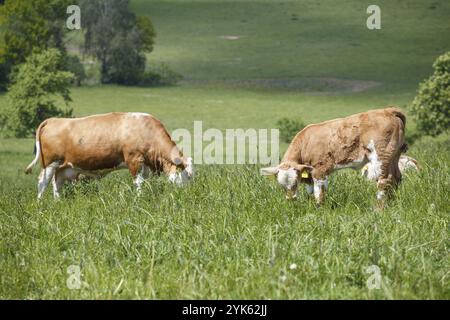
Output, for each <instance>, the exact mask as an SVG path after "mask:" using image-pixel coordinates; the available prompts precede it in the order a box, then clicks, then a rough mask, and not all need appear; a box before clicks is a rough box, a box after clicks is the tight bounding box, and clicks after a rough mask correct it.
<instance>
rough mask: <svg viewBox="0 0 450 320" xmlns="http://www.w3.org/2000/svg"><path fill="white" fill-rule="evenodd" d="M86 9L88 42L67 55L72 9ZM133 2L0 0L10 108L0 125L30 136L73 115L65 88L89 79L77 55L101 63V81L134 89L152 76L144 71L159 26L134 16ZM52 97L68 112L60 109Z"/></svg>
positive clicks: (2, 67)
mask: <svg viewBox="0 0 450 320" xmlns="http://www.w3.org/2000/svg"><path fill="white" fill-rule="evenodd" d="M74 2H75V4H77V5H79V6H80V8H81V15H82V19H81V23H82V29H81V32H82V34H83V44H82V46H81V48H80V52H79V54H70V53H69V52H68V50H67V43H66V38H67V36H68V33H69V32H77V31H70V30H68V29H67V27H66V19H67V17H68V15H67V7H68V6H69V5H72V4H74ZM129 2H130V1H129V0H78V1H73V0H33V1H29V0H6V1H0V90H7V91H8V93H7V101H8V105H7V106H4V107H3V106H2V108H1V109H0V127H1V129H2V131H3V132H9V133H12V134H13V135H15V136H19V137H21V136H28V135H30V134H32V133H33V131H34V129H35V128H36V127H37V125H38V124H39V123H40V122H41V121H43V120H44V119H45V118H48V117H50V116H70V115H71V114H72V110H71V109H70V108H68V102H70V95H69V89H68V87H69V86H70V85H71V84H74V83H78V84H79V83H80V82H81V80H82V79H83V77H84V76H85V72H84V68H83V65H82V64H81V62H80V56H81V55H83V56H89V57H93V58H95V60H96V61H98V63H99V64H100V82H101V83H115V84H122V85H136V84H140V83H142V82H145V81H146V78H148V77H153V78H155V75H152V74H150V75H149V74H148V73H146V54H148V53H150V52H152V50H153V44H154V38H155V36H156V33H155V29H154V27H153V24H152V22H151V20H150V19H149V18H148V17H146V16H137V15H136V14H134V13H133V12H131V11H130V8H129ZM55 96H59V97H60V98H62V101H63V102H65V108H60V107H57V106H56V102H55V99H53V98H54V97H55Z"/></svg>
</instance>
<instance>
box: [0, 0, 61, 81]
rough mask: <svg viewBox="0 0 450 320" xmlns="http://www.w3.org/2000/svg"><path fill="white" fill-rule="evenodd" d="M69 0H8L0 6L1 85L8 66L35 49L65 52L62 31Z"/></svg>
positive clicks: (20, 60) (7, 71) (12, 65)
mask: <svg viewBox="0 0 450 320" xmlns="http://www.w3.org/2000/svg"><path fill="white" fill-rule="evenodd" d="M69 4H70V1H69V0H50V1H49V0H33V1H29V0H9V1H6V2H5V3H4V5H2V6H1V7H0V26H1V37H0V38H1V41H0V69H1V71H2V72H1V73H0V74H1V75H0V86H2V87H5V85H6V82H7V81H8V77H7V75H8V74H9V73H10V72H11V69H12V68H13V67H14V66H16V65H18V64H20V63H22V62H24V61H25V59H26V58H27V57H28V56H29V55H30V54H31V53H32V52H33V51H36V50H46V49H48V48H58V49H59V50H60V51H61V52H65V47H64V42H63V38H64V32H65V24H64V19H65V18H66V8H67V6H68V5H69Z"/></svg>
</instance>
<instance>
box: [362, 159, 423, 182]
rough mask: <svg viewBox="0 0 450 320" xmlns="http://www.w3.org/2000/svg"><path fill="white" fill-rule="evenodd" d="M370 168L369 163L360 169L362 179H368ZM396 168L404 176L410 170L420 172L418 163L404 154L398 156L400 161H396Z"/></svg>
mask: <svg viewBox="0 0 450 320" xmlns="http://www.w3.org/2000/svg"><path fill="white" fill-rule="evenodd" d="M370 166H371V163H370V162H369V163H367V164H366V165H365V166H364V168H362V169H361V175H362V176H363V177H366V178H367V177H368V172H369V167H370ZM398 168H399V169H400V173H401V174H404V173H405V172H406V171H410V170H415V171H419V170H420V166H419V162H418V161H417V160H416V159H414V158H411V157H409V156H407V155H404V154H402V155H401V156H400V159H399V160H398ZM372 178H373V177H372Z"/></svg>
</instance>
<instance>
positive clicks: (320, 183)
mask: <svg viewBox="0 0 450 320" xmlns="http://www.w3.org/2000/svg"><path fill="white" fill-rule="evenodd" d="M313 181H314V197H315V198H316V203H317V204H318V205H321V204H323V202H324V201H325V191H326V190H327V189H328V178H327V177H324V178H322V179H315V178H314V179H313Z"/></svg>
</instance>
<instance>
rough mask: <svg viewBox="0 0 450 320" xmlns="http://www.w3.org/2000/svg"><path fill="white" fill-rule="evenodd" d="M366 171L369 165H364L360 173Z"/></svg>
mask: <svg viewBox="0 0 450 320" xmlns="http://www.w3.org/2000/svg"><path fill="white" fill-rule="evenodd" d="M368 169H369V165H368V164H366V165H365V166H364V167H363V168H362V171H363V172H366V171H367V170H368Z"/></svg>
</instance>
